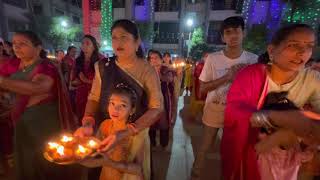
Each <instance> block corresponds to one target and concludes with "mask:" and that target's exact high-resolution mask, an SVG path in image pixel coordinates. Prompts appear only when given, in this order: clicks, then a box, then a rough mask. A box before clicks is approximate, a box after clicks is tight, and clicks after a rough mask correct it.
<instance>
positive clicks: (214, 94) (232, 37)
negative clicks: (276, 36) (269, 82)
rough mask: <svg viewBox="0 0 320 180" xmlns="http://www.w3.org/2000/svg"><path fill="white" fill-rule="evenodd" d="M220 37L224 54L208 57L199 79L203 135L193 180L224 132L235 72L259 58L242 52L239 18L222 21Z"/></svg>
mask: <svg viewBox="0 0 320 180" xmlns="http://www.w3.org/2000/svg"><path fill="white" fill-rule="evenodd" d="M221 37H222V40H223V42H224V43H226V47H225V49H224V50H221V51H218V52H215V53H212V54H209V56H208V57H207V59H206V61H205V64H204V67H203V70H202V72H201V75H200V77H199V80H200V91H202V92H205V93H208V94H207V98H206V103H205V106H204V109H203V117H202V121H203V124H204V131H203V135H202V142H201V145H200V147H199V150H198V153H197V155H196V158H195V162H194V164H193V169H192V175H191V177H192V179H199V178H200V171H201V169H202V166H203V164H204V160H205V156H206V152H207V151H208V150H209V148H210V145H211V144H212V143H213V144H214V140H215V138H216V136H217V132H218V130H219V128H223V122H224V108H225V104H226V96H227V93H228V90H229V87H230V85H231V83H232V81H233V79H234V77H235V75H236V74H237V72H238V71H239V70H240V69H242V68H243V67H245V66H246V65H248V64H254V63H256V62H257V59H258V56H257V55H255V54H253V53H250V52H247V51H244V50H243V49H242V41H243V37H244V21H243V18H242V17H240V16H234V17H229V18H227V19H225V20H224V21H223V23H222V26H221Z"/></svg>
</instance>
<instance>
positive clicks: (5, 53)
mask: <svg viewBox="0 0 320 180" xmlns="http://www.w3.org/2000/svg"><path fill="white" fill-rule="evenodd" d="M0 46H2V47H4V46H3V43H2V42H0ZM2 54H3V55H5V56H7V52H6V51H5V50H4V49H3V50H2Z"/></svg>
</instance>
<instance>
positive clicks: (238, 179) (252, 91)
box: [221, 64, 266, 180]
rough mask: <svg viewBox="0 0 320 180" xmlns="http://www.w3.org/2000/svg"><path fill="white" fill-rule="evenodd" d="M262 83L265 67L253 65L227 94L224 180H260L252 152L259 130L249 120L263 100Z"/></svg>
mask: <svg viewBox="0 0 320 180" xmlns="http://www.w3.org/2000/svg"><path fill="white" fill-rule="evenodd" d="M265 83H266V66H265V65H262V64H254V65H250V66H248V67H247V68H245V69H243V70H242V71H240V72H239V73H238V75H237V77H236V79H235V80H234V82H233V84H232V86H231V88H230V90H229V92H228V95H227V104H226V109H225V120H224V130H223V131H224V132H223V136H222V142H221V161H222V167H223V178H224V179H225V180H259V179H260V174H259V170H258V165H257V156H256V154H255V150H254V145H255V144H256V142H257V135H258V132H259V130H258V129H257V128H251V127H250V122H249V119H250V117H251V115H252V113H253V112H255V111H256V110H257V109H258V107H257V106H258V103H259V101H260V102H261V101H263V100H264V97H262V98H261V94H262V92H263V89H264V87H265V86H264V85H265Z"/></svg>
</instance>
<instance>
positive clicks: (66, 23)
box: [60, 20, 68, 28]
mask: <svg viewBox="0 0 320 180" xmlns="http://www.w3.org/2000/svg"><path fill="white" fill-rule="evenodd" d="M60 24H61V26H62V27H64V28H66V27H68V22H67V21H66V20H62V21H61V23H60Z"/></svg>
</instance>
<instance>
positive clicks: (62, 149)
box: [57, 146, 64, 156]
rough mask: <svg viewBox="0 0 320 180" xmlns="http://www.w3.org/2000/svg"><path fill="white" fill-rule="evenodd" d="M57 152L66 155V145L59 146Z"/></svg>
mask: <svg viewBox="0 0 320 180" xmlns="http://www.w3.org/2000/svg"><path fill="white" fill-rule="evenodd" d="M57 153H58V154H59V155H60V156H63V155H64V147H63V146H59V147H58V149H57Z"/></svg>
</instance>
